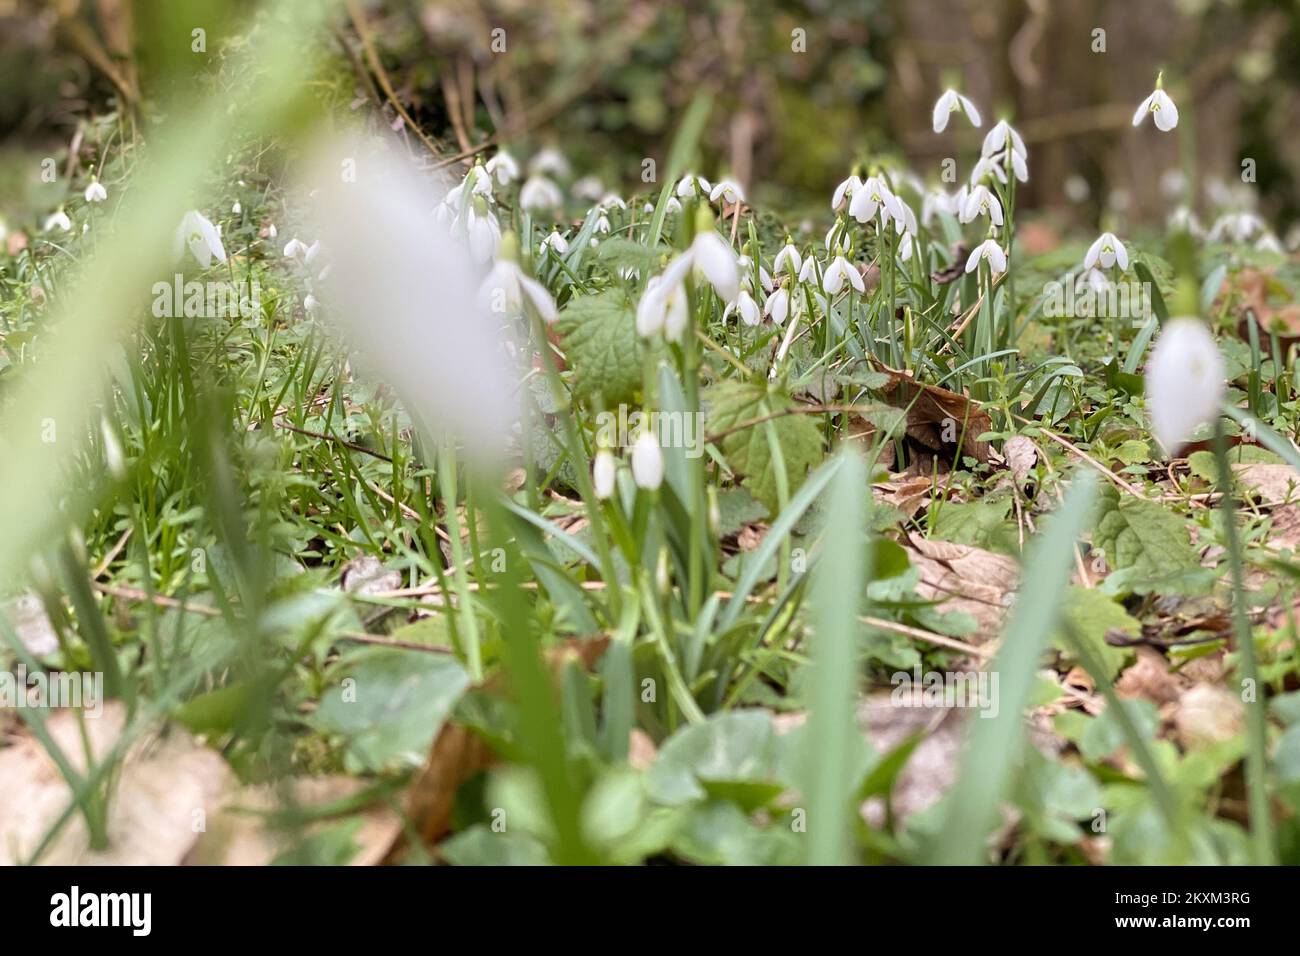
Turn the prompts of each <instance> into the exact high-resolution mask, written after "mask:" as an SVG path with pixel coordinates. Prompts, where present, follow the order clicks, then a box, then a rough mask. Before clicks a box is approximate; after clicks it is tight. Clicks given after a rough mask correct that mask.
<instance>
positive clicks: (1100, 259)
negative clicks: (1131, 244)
mask: <svg viewBox="0 0 1300 956" xmlns="http://www.w3.org/2000/svg"><path fill="white" fill-rule="evenodd" d="M1116 263H1119V267H1120V271H1124V270H1126V269H1128V250H1127V249H1125V248H1124V243H1122V242H1120V241H1119V240H1118V239H1116V238H1115V234H1114V233H1113V232H1103V233H1102V234H1101V235H1100V236H1098V237H1097V239H1096V241H1095V242H1093V244H1092V245H1091V246H1089V247H1088V254H1087V255H1085V256H1084V257H1083V267H1084V268H1085V269H1091V268H1093V267H1094V266H1096V265H1098V264H1100V265H1101V267H1102V268H1103V269H1109V268H1110V267H1111V266H1113V265H1115V264H1116Z"/></svg>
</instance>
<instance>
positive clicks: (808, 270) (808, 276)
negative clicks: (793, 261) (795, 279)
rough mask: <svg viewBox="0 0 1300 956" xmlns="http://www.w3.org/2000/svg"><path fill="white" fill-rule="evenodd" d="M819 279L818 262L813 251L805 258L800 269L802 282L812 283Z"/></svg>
mask: <svg viewBox="0 0 1300 956" xmlns="http://www.w3.org/2000/svg"><path fill="white" fill-rule="evenodd" d="M816 278H817V260H816V259H814V258H813V254H812V251H811V250H810V251H809V252H808V255H807V256H805V257H804V260H803V265H802V266H801V267H800V269H799V281H800V282H812V281H813V280H814V279H816Z"/></svg>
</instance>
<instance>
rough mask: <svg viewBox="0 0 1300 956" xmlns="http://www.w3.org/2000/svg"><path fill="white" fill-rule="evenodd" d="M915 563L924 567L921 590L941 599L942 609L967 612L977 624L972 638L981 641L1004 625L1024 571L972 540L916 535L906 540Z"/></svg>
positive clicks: (929, 595) (919, 589) (940, 607)
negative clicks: (963, 542)
mask: <svg viewBox="0 0 1300 956" xmlns="http://www.w3.org/2000/svg"><path fill="white" fill-rule="evenodd" d="M906 543H907V544H908V546H909V548H908V550H909V551H910V552H911V554H910V557H911V560H912V566H913V567H914V568H916V569H917V570H918V571H919V572H920V581H919V582H918V583H917V586H916V591H917V594H919V595H920V596H921V597H923V598H926V599H928V600H932V601H942V602H943V603H942V604H940V605H939V610H941V611H965V612H966V613H967V614H969V615H971V617H973V618H974V619H975V621H976V624H977V625H978V629H977V631H976V633H975V634H974V635H972V636H971V637H970V638H969V640H970V641H971V642H972V643H975V644H980V643H983V642H985V641H989V640H992V639H993V638H995V637H996V636H997V635H998V634H999V633H1000V632H1001V630H1002V624H1003V621H1004V620H1005V618H1006V615H1007V609H1008V608H1009V607H1010V605H1011V602H1012V600H1013V598H1014V594H1015V588H1016V585H1017V582H1018V580H1019V576H1020V569H1019V567H1018V566H1017V564H1016V562H1015V561H1014V560H1013V559H1011V558H1009V557H1007V556H1005V555H1001V554H994V553H993V552H992V551H985V550H984V549H983V548H976V547H974V546H972V545H967V544H954V543H952V542H950V541H935V540H932V539H928V538H920V537H913V538H909V539H908V540H907V542H906Z"/></svg>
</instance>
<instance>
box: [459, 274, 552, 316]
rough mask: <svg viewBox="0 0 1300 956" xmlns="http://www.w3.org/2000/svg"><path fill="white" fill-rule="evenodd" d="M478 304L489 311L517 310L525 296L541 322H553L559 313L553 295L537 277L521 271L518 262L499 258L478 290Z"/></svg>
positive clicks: (517, 311)
mask: <svg viewBox="0 0 1300 956" xmlns="http://www.w3.org/2000/svg"><path fill="white" fill-rule="evenodd" d="M478 295H479V304H480V305H481V306H483V308H485V309H487V310H488V311H490V312H496V313H498V314H501V313H508V314H512V315H515V314H518V313H519V312H520V311H521V310H522V309H523V305H524V300H525V298H526V299H527V300H528V301H529V302H530V303H532V306H533V308H534V309H535V310H536V311H537V314H538V316H539V317H540V318H541V319H542V321H543V322H547V323H550V322H554V321H555V320H556V319H557V318H558V317H559V313H558V312H557V311H556V309H555V299H553V298H551V293H550V292H548V291H547V290H546V286H544V285H542V284H541V283H540V282H538V281H537V280H536V279H534V278H532V277H531V276H527V275H525V274H524V270H523V269H521V268H519V263H517V262H514V261H513V260H510V259H498V260H497V262H496V264H495V265H494V266H493V267H492V269H491V271H490V272H488V274H487V276H486V278H484V279H483V283H482V285H480V286H479V290H478Z"/></svg>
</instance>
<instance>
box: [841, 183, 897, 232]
mask: <svg viewBox="0 0 1300 956" xmlns="http://www.w3.org/2000/svg"><path fill="white" fill-rule="evenodd" d="M899 210H900V207H899V200H898V197H897V196H895V195H894V193H893V191H892V190H891V189H890V188H889V185H888V184H887V183H886V182H885V180H884V178H883V177H881V176H872V177H870V178H869V179H868V180H867V181H866V182H864V183H863V184H862V188H861V189H859V190H858V191H857V192H855V193H854V194H853V199H852V200H851V201H850V202H849V215H851V216H852V217H853V218H854V219H856V220H857V221H858V222H862V223H865V222H870V221H871V220H872V219H874V218H875V216H876V212H877V211H879V212H880V216H881V224H882V225H888V224H889V217H890V216H892V215H896V214H900V212H899Z"/></svg>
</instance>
